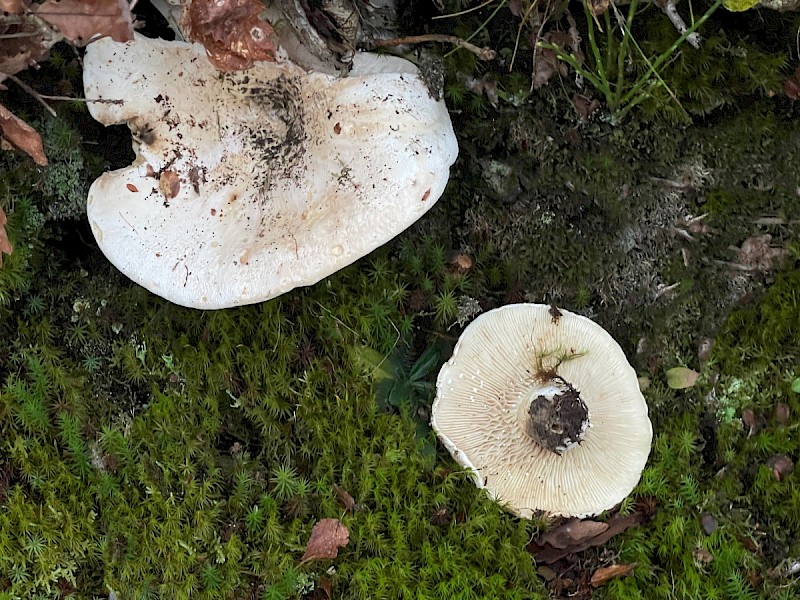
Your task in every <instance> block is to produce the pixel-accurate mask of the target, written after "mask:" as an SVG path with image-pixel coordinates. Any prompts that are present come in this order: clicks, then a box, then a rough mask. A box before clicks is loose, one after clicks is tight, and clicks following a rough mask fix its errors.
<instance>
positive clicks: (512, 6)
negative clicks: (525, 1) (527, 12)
mask: <svg viewBox="0 0 800 600" xmlns="http://www.w3.org/2000/svg"><path fill="white" fill-rule="evenodd" d="M508 10H510V11H511V14H512V15H514V16H515V17H522V14H523V11H522V0H508Z"/></svg>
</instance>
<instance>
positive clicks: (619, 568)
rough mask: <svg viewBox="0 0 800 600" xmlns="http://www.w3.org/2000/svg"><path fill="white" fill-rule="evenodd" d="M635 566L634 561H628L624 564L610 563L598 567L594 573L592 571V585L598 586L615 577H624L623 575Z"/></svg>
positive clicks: (627, 573)
mask: <svg viewBox="0 0 800 600" xmlns="http://www.w3.org/2000/svg"><path fill="white" fill-rule="evenodd" d="M635 566H636V563H628V564H626V565H610V566H608V567H600V568H599V569H597V570H596V571H595V572H594V573H592V579H591V584H592V587H600V586H601V585H604V584H606V583H608V582H609V581H611V580H612V579H614V578H615V577H624V576H625V575H629V574H630V572H631V571H633V568H634V567H635Z"/></svg>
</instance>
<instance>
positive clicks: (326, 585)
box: [319, 576, 333, 600]
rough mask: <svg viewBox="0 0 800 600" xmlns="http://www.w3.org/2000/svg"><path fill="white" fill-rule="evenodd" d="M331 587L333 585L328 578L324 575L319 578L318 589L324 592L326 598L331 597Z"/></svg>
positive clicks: (329, 598)
mask: <svg viewBox="0 0 800 600" xmlns="http://www.w3.org/2000/svg"><path fill="white" fill-rule="evenodd" d="M332 587H333V586H332V585H331V580H330V579H328V578H327V577H324V576H323V577H320V578H319V589H321V590H322V591H323V592H325V595H326V596H327V597H328V600H331V598H333V592H332Z"/></svg>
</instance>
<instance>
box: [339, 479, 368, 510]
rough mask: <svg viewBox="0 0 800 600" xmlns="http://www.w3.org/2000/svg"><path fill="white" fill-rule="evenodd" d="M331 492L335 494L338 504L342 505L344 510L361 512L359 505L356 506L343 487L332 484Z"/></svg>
mask: <svg viewBox="0 0 800 600" xmlns="http://www.w3.org/2000/svg"><path fill="white" fill-rule="evenodd" d="M333 491H334V492H336V497H337V498H338V499H339V502H341V503H342V504H343V505H344V507H345V509H346V510H349V511H350V512H358V511H359V510H361V505H360V504H358V503H357V502H356V501H355V500H354V499H353V497H352V496H351V495H350V494H348V493H347V490H345V489H344V488H343V487H340V486H338V485H336V484H335V483H334V484H333Z"/></svg>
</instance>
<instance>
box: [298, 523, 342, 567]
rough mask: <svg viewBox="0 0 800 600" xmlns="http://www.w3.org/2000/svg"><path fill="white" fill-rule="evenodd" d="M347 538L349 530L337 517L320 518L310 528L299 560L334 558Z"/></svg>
mask: <svg viewBox="0 0 800 600" xmlns="http://www.w3.org/2000/svg"><path fill="white" fill-rule="evenodd" d="M349 540H350V532H349V531H348V530H347V527H345V526H344V524H343V523H342V522H341V521H340V520H339V519H322V520H321V521H320V522H319V523H317V524H316V525H314V529H312V530H311V537H310V538H309V539H308V544H306V551H305V554H303V558H302V559H301V560H302V561H303V562H307V561H310V560H323V559H326V558H336V556H337V555H338V554H339V548H343V547H344V546H346V545H347V542H348V541H349Z"/></svg>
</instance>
